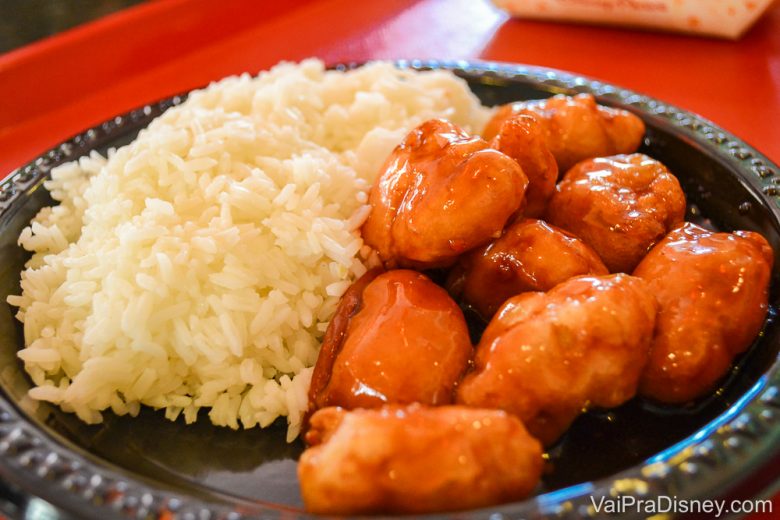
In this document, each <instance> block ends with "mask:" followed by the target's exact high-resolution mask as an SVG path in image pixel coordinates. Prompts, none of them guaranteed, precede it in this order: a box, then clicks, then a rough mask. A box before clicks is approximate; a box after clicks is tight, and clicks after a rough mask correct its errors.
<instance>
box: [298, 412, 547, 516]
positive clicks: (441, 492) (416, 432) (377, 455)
mask: <svg viewBox="0 0 780 520" xmlns="http://www.w3.org/2000/svg"><path fill="white" fill-rule="evenodd" d="M306 441H307V443H308V444H309V445H310V446H312V447H310V448H309V449H307V450H306V451H305V452H304V453H303V455H301V459H300V463H299V464H298V479H299V480H300V483H301V492H302V495H303V501H304V504H305V505H306V510H307V511H309V512H311V513H316V514H330V515H354V514H369V513H387V514H393V513H430V512H439V511H456V510H461V509H471V508H477V507H484V506H489V505H493V504H500V503H504V502H512V501H516V500H520V499H522V498H524V497H526V496H527V495H528V494H529V493H531V491H532V490H533V489H534V488H535V487H536V485H537V483H538V482H539V478H540V475H541V471H542V449H541V446H540V444H539V442H538V441H537V440H536V439H534V438H532V437H531V436H530V435H528V433H527V432H526V430H525V428H524V427H523V424H522V423H521V422H520V420H518V419H517V418H516V417H513V416H511V415H509V414H506V413H504V412H502V411H499V410H480V409H477V408H467V407H463V406H442V407H435V408H434V407H426V406H421V405H411V406H408V407H399V406H386V407H383V408H380V409H372V410H353V411H349V412H348V411H345V410H343V409H339V408H325V409H323V410H320V411H318V412H317V413H316V414H314V416H313V417H312V419H311V429H310V430H309V432H308V433H307V435H306Z"/></svg>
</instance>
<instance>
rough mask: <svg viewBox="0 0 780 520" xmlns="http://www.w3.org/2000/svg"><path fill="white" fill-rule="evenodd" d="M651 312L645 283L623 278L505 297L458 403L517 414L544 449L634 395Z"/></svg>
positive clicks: (586, 281) (578, 282) (582, 279)
mask: <svg viewBox="0 0 780 520" xmlns="http://www.w3.org/2000/svg"><path fill="white" fill-rule="evenodd" d="M656 311H657V304H656V302H655V298H654V297H653V295H652V293H651V292H650V291H649V289H648V287H647V284H646V283H645V282H644V280H641V279H639V278H634V277H632V276H629V275H625V274H618V275H610V276H601V277H578V278H572V279H570V280H568V281H566V282H564V283H562V284H560V285H558V286H556V287H555V288H554V289H552V290H551V291H549V292H547V293H524V294H521V295H519V296H515V297H513V298H510V299H509V300H508V301H507V302H506V303H505V304H504V305H503V306H502V307H501V308H500V309H499V311H498V313H497V314H496V315H495V316H494V317H493V319H492V321H491V322H490V323H489V324H488V327H487V329H486V330H485V332H484V334H483V335H482V339H481V341H480V342H479V345H478V346H477V352H476V356H475V363H474V365H475V367H474V371H473V372H472V373H470V374H468V375H467V376H466V377H465V378H464V379H463V382H462V383H461V384H460V386H459V387H458V391H457V399H456V402H457V403H459V404H465V405H468V406H476V407H480V408H499V409H502V410H505V411H507V412H509V413H512V414H515V415H517V416H518V417H519V418H520V419H521V420H522V421H523V423H524V424H525V425H526V428H528V431H529V432H530V433H531V435H533V436H535V437H536V438H538V439H539V440H541V441H542V442H543V443H544V444H545V445H550V444H552V443H554V442H555V440H557V439H558V437H559V436H560V435H561V434H562V433H563V432H564V431H565V430H566V429H567V428H568V427H569V425H570V424H571V423H572V421H574V419H575V418H576V417H577V416H578V415H579V414H580V413H581V412H583V411H584V410H586V409H588V408H590V407H600V408H612V407H615V406H618V405H620V404H622V403H624V402H626V401H627V400H629V399H631V398H632V397H633V396H634V395H635V393H636V390H637V386H638V384H639V376H640V374H641V373H642V370H643V369H644V367H645V365H646V364H647V359H648V356H649V350H650V340H651V339H652V333H653V326H654V324H655V315H656Z"/></svg>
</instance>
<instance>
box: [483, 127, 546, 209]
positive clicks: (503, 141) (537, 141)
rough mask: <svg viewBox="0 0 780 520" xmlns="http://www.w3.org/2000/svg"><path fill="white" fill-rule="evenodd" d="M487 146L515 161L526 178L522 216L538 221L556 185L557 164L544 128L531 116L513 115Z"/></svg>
mask: <svg viewBox="0 0 780 520" xmlns="http://www.w3.org/2000/svg"><path fill="white" fill-rule="evenodd" d="M490 146H492V147H493V148H495V149H496V150H498V151H499V152H503V153H505V154H506V155H508V156H509V157H511V158H512V159H514V160H515V161H517V164H519V165H520V167H521V168H522V169H523V173H525V175H526V177H528V189H527V190H526V192H525V202H526V204H525V209H524V210H523V215H525V216H527V217H541V216H542V215H543V214H544V210H545V208H546V207H547V202H548V201H549V199H550V196H551V195H552V193H553V190H555V183H556V182H558V164H557V163H556V162H555V157H553V154H552V152H550V150H549V148H548V147H547V142H546V140H545V134H544V126H543V125H542V124H541V123H539V121H538V120H537V119H536V118H534V117H532V116H529V115H525V114H517V115H514V116H512V117H509V118H507V119H506V120H505V121H504V123H503V124H502V125H501V128H500V129H499V130H498V134H496V136H495V137H494V138H493V139H491V140H490Z"/></svg>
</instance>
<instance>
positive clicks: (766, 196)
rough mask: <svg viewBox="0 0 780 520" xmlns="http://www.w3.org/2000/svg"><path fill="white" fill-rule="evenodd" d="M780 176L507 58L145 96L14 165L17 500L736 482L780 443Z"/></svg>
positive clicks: (378, 510)
mask: <svg viewBox="0 0 780 520" xmlns="http://www.w3.org/2000/svg"><path fill="white" fill-rule="evenodd" d="M778 179H780V176H778V170H777V168H776V166H774V165H773V164H772V163H771V161H769V160H768V159H767V158H766V157H765V156H763V155H762V154H761V153H760V152H758V151H757V150H755V149H753V148H751V147H750V146H749V145H747V144H745V143H743V142H742V141H740V140H739V139H737V138H736V137H734V136H733V135H730V134H729V133H728V132H725V131H724V130H722V129H720V128H718V127H717V126H716V125H715V124H713V123H711V122H709V121H706V120H704V119H703V118H701V117H699V116H696V115H694V114H691V113H688V112H685V111H683V110H680V109H677V108H675V107H672V106H670V105H668V104H666V103H663V102H661V101H658V100H654V99H651V98H649V97H646V96H644V95H641V94H637V93H634V92H630V91H627V90H625V89H622V88H620V87H616V86H613V85H609V84H606V83H602V82H599V81H595V80H591V79H587V78H583V77H579V76H576V75H572V74H568V73H564V72H560V71H554V70H550V69H545V68H539V67H527V66H521V65H511V64H497V63H482V62H438V61H435V62H434V61H430V62H423V61H411V62H409V61H402V62H396V63H369V64H348V65H339V66H335V67H331V68H326V67H325V66H324V65H323V64H322V63H321V62H319V61H317V60H307V61H304V62H301V63H299V64H293V63H284V64H280V65H278V66H276V67H274V68H273V69H271V70H270V71H267V72H263V73H261V74H259V75H258V76H256V77H252V76H250V75H243V76H240V77H232V78H227V79H224V80H221V81H219V82H215V83H213V84H211V85H209V86H208V87H206V88H204V89H200V90H196V91H193V92H191V93H188V94H186V95H181V96H175V97H173V98H171V99H167V100H163V101H161V102H160V103H156V104H152V105H148V106H145V107H142V108H140V109H138V110H134V111H132V112H130V113H128V114H124V115H121V116H117V117H115V118H114V119H111V120H109V121H106V122H105V123H103V124H102V125H99V126H97V127H95V128H92V129H89V130H87V131H85V132H83V133H82V134H79V135H78V136H76V137H74V138H72V139H70V140H69V141H67V142H65V143H63V144H62V145H60V146H58V147H57V148H55V149H53V150H52V151H50V152H48V153H47V154H45V155H43V156H41V157H40V158H38V159H37V160H36V161H34V162H32V163H31V164H29V165H27V166H25V167H23V168H20V169H19V170H17V171H15V172H13V173H12V174H11V175H10V176H9V177H8V178H7V179H6V180H5V181H4V182H3V184H2V187H0V238H1V239H2V249H1V251H2V255H3V258H2V260H3V261H2V265H3V275H2V277H0V280H2V297H3V299H4V301H6V302H7V305H4V306H2V313H3V315H2V317H0V324H2V325H1V326H2V327H3V334H2V338H3V340H2V341H3V346H2V350H1V351H0V363H2V370H1V371H0V374H1V375H2V377H0V387H2V393H1V394H0V454H1V456H0V477H1V480H2V481H3V486H4V487H5V488H6V493H5V494H6V495H7V496H8V497H10V498H8V499H7V500H8V504H7V506H8V507H13V508H16V509H15V511H16V512H22V511H30V510H32V509H33V508H38V509H41V508H43V509H42V510H45V511H47V512H49V513H50V514H54V515H56V516H60V517H70V516H75V517H94V518H109V517H117V518H139V517H157V518H192V519H195V518H236V519H237V518H252V517H280V516H285V517H295V516H307V515H319V514H324V515H342V516H343V515H374V514H382V515H387V514H433V515H436V514H451V513H452V512H454V511H457V512H458V514H459V515H464V517H473V518H483V517H488V516H491V515H496V514H498V515H499V516H502V515H503V516H512V517H515V516H518V515H519V516H524V515H526V516H534V517H542V516H547V515H549V516H551V517H556V518H557V517H569V516H570V517H572V518H574V517H583V516H590V517H597V516H600V515H606V514H608V513H609V512H610V511H609V509H608V508H607V509H605V508H604V507H603V504H604V501H605V500H607V501H609V500H612V501H614V499H615V498H616V497H620V496H623V497H632V498H633V499H637V500H638V499H643V500H652V499H655V498H657V497H660V496H664V497H672V496H674V497H677V499H680V500H690V499H697V498H698V499H701V498H712V497H716V496H723V495H724V494H727V493H728V492H729V491H730V490H731V489H733V488H734V486H736V485H738V484H739V483H740V482H742V481H744V480H745V479H746V478H748V477H749V476H750V475H753V474H755V473H756V472H757V471H758V470H759V469H761V468H762V467H763V466H764V465H765V464H766V463H767V462H769V461H771V460H773V458H775V457H777V454H778V449H779V448H778V446H780V444H779V443H778V439H779V438H780V420H779V419H778V417H779V416H780V390H779V389H780V368H778V362H777V356H778V351H779V350H780V336H778V335H779V334H780V331H778V326H777V321H776V308H777V290H776V288H777V269H776V268H775V261H774V257H775V252H776V251H778V247H780V207H778V200H780V199H778V196H780V188H779V187H777V186H778V185H780V184H778V182H776V181H778ZM765 485H767V483H765V482H764V483H761V484H760V486H765ZM756 491H757V492H761V491H762V490H761V489H758V490H756ZM624 512H625V513H627V514H629V515H631V514H636V515H638V514H639V512H637V511H633V512H632V511H624ZM491 518H493V517H492V516H491Z"/></svg>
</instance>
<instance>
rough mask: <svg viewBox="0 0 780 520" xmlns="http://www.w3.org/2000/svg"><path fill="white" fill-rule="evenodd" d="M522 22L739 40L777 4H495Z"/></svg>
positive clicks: (583, 0)
mask: <svg viewBox="0 0 780 520" xmlns="http://www.w3.org/2000/svg"><path fill="white" fill-rule="evenodd" d="M493 2H494V3H495V4H496V5H497V6H498V7H500V8H501V9H505V10H506V11H508V12H509V13H511V14H512V15H514V16H517V17H519V18H540V19H547V20H566V21H572V22H585V23H594V24H610V25H627V26H633V27H648V28H656V29H662V30H669V31H680V32H686V33H698V34H707V35H710V36H718V37H721V38H731V39H737V38H739V37H740V36H742V34H744V32H745V31H746V30H747V29H748V28H749V27H750V26H751V25H753V23H754V22H755V21H756V20H757V19H758V18H759V17H760V16H761V15H762V14H763V13H764V12H765V11H766V10H767V9H768V8H769V6H770V5H772V3H773V2H774V0H493Z"/></svg>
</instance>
